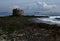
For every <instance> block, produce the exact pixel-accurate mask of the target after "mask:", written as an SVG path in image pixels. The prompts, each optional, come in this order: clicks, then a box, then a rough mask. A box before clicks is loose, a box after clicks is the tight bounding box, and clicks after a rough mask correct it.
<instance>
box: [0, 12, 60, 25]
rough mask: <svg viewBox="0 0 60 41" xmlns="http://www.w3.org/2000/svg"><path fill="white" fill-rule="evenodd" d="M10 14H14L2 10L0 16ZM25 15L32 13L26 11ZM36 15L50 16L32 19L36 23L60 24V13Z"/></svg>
mask: <svg viewBox="0 0 60 41" xmlns="http://www.w3.org/2000/svg"><path fill="white" fill-rule="evenodd" d="M9 15H12V13H8V12H0V16H1V17H3V16H9ZM24 15H30V16H31V14H30V13H29V14H28V13H25V14H24ZM35 16H49V17H48V18H32V19H30V21H31V22H34V23H46V24H50V25H52V24H56V25H58V26H60V15H56V14H55V15H52V14H51V15H44V14H36V15H35Z"/></svg>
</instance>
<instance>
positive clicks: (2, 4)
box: [0, 0, 60, 12]
mask: <svg viewBox="0 0 60 41" xmlns="http://www.w3.org/2000/svg"><path fill="white" fill-rule="evenodd" d="M13 8H21V9H24V10H28V11H29V10H30V11H32V10H39V11H48V12H49V11H52V12H60V0H0V12H5V11H6V12H7V11H11V10H12V9H13Z"/></svg>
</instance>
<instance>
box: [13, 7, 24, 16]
mask: <svg viewBox="0 0 60 41" xmlns="http://www.w3.org/2000/svg"><path fill="white" fill-rule="evenodd" d="M13 16H24V11H23V10H20V9H18V8H15V9H13Z"/></svg>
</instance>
